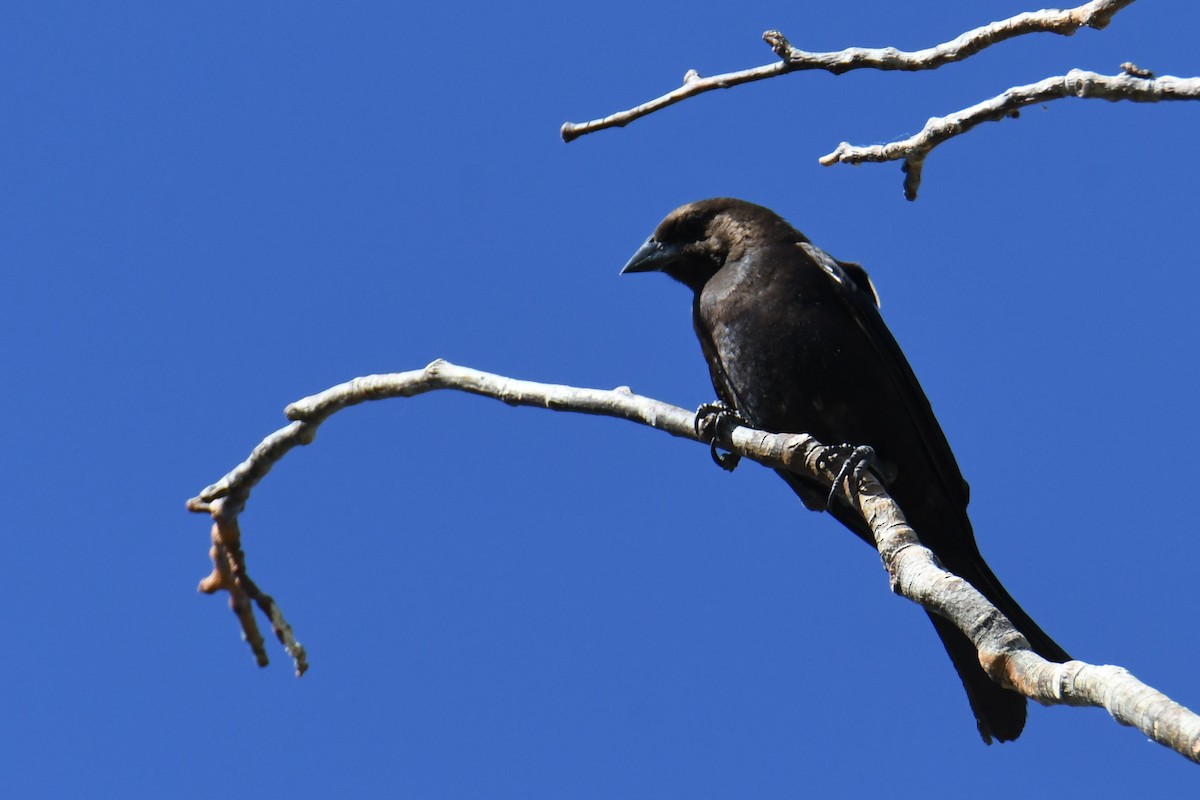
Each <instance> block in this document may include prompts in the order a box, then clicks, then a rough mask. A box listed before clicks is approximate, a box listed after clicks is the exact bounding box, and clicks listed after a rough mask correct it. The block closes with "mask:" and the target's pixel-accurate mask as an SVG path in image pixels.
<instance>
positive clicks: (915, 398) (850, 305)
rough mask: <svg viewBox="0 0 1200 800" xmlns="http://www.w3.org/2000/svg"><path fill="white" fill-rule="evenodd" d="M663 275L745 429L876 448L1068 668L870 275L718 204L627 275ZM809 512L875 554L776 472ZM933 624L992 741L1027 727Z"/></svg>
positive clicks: (893, 483)
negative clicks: (1020, 592) (986, 552)
mask: <svg viewBox="0 0 1200 800" xmlns="http://www.w3.org/2000/svg"><path fill="white" fill-rule="evenodd" d="M627 272H665V273H666V274H667V275H669V276H671V277H672V278H674V279H675V280H677V281H679V282H680V283H682V284H684V285H685V286H687V287H688V288H690V289H691V290H692V291H693V293H694V294H695V299H694V302H693V305H692V321H693V324H694V326H695V329H696V335H697V337H698V338H699V339H700V348H701V350H703V352H704V358H705V360H706V361H707V362H708V369H709V373H710V375H711V377H712V383H713V388H714V389H715V390H716V392H717V396H718V398H719V399H720V401H721V402H722V403H723V404H725V405H727V406H728V407H730V408H731V409H733V410H734V411H735V412H736V413H737V414H738V415H739V416H741V417H742V418H743V419H745V420H746V421H747V422H748V423H749V424H750V425H752V426H754V427H757V428H760V429H763V430H767V431H772V432H775V433H808V434H811V435H812V436H815V437H816V438H817V439H818V440H820V441H821V442H824V443H826V444H840V443H848V444H851V445H868V446H870V447H871V448H873V449H874V452H875V456H876V457H875V460H874V462H873V464H872V465H871V469H872V470H873V471H874V472H875V473H876V474H877V476H878V477H879V478H880V480H881V481H882V482H883V483H884V485H885V486H886V487H887V489H888V492H889V493H890V494H891V496H892V497H893V498H894V499H895V500H896V502H897V503H899V505H900V508H901V509H903V511H904V513H905V516H906V517H907V518H908V521H909V523H910V524H911V525H912V526H913V528H914V529H915V530H916V531H917V534H918V535H919V536H920V537H921V541H922V542H923V543H924V544H925V545H926V546H928V547H929V548H930V549H931V550H933V552H934V553H936V554H937V556H938V558H939V559H940V560H941V562H942V564H943V565H944V566H945V567H946V568H947V569H948V570H950V571H951V572H953V573H955V574H956V575H958V576H960V577H962V578H963V579H965V580H967V581H968V582H969V583H971V585H973V586H974V587H975V588H976V589H978V590H979V591H980V592H982V593H983V594H984V596H986V597H987V598H988V599H989V600H990V601H991V602H992V603H993V604H994V605H995V606H996V607H997V608H999V609H1000V611H1001V612H1002V613H1003V614H1004V615H1005V616H1007V617H1008V618H1009V620H1010V621H1011V622H1012V623H1013V624H1014V625H1015V626H1016V627H1017V629H1018V630H1019V631H1021V633H1023V634H1024V635H1025V638H1026V639H1028V640H1029V643H1030V645H1031V646H1032V647H1033V649H1034V650H1035V651H1036V652H1037V653H1039V654H1040V655H1042V656H1043V657H1044V658H1047V659H1049V660H1051V661H1067V660H1069V659H1070V657H1069V656H1068V655H1067V653H1066V652H1065V651H1064V650H1063V649H1062V648H1061V647H1059V646H1058V645H1057V644H1056V643H1055V642H1054V641H1053V640H1052V639H1051V638H1050V637H1049V636H1047V635H1046V634H1045V632H1043V631H1042V629H1041V628H1039V627H1038V626H1037V624H1035V623H1034V621H1033V620H1032V619H1031V618H1030V617H1029V615H1028V614H1026V613H1025V612H1024V611H1023V610H1022V609H1021V607H1020V606H1019V605H1017V603H1016V601H1015V600H1013V599H1012V597H1011V596H1009V594H1008V592H1006V591H1005V590H1004V587H1003V586H1001V585H1000V581H999V580H997V578H996V576H995V575H994V574H992V571H991V569H989V568H988V565H987V564H986V563H985V562H984V560H983V557H982V556H981V555H980V554H979V548H978V546H977V545H976V543H975V534H974V532H973V530H972V528H971V522H970V520H969V519H968V518H967V501H968V487H967V483H966V481H965V480H963V477H962V473H961V472H960V471H959V468H958V463H957V462H956V461H955V459H954V454H953V453H952V452H951V451H950V445H949V444H947V442H946V437H945V435H944V434H943V433H942V429H941V427H940V426H939V425H938V422H937V419H936V418H935V417H934V416H933V411H932V409H931V408H930V406H929V401H928V400H927V399H926V398H925V393H924V392H923V391H922V390H921V386H920V384H919V383H917V379H916V377H915V376H914V375H913V372H912V368H911V367H909V365H908V361H907V360H905V358H904V354H903V353H902V352H901V351H900V348H899V346H898V345H897V344H896V340H895V339H893V338H892V335H891V332H889V331H888V329H887V326H885V325H884V323H883V319H882V318H881V317H880V316H879V311H878V298H877V297H876V295H875V292H874V288H873V287H872V285H871V282H870V279H869V278H868V277H867V273H866V271H865V270H863V268H862V267H860V266H859V265H857V264H851V263H847V262H843V261H837V260H836V259H834V258H832V257H831V256H829V255H828V254H826V253H825V252H823V251H822V250H820V249H818V248H817V247H814V246H813V245H812V243H810V242H809V241H808V239H807V238H805V236H804V234H802V233H800V232H799V231H797V230H796V229H795V228H793V227H792V226H791V225H789V224H788V223H787V222H785V221H784V220H783V219H782V218H780V217H779V216H778V215H776V214H775V213H774V212H772V211H770V210H769V209H766V208H763V207H762V206H757V205H754V204H752V203H747V202H745V201H742V200H733V199H729V198H714V199H711V200H701V201H699V202H696V203H690V204H688V205H685V206H682V207H680V208H677V209H675V210H674V211H672V212H671V213H670V214H668V215H667V217H666V219H664V220H663V221H662V223H660V224H659V226H658V228H657V229H656V230H655V231H654V234H653V235H652V236H651V237H650V238H649V239H647V240H646V242H645V244H643V245H642V246H641V248H639V249H638V251H637V252H636V253H635V254H634V255H633V258H631V259H630V260H629V263H628V264H626V265H625V268H624V269H623V270H622V273H627ZM780 475H781V476H782V477H783V479H784V480H785V481H787V482H788V484H789V485H790V486H791V487H792V489H793V490H794V491H795V492H796V494H797V495H799V496H800V498H801V500H803V501H804V503H805V505H807V506H808V507H809V508H812V509H824V508H826V507H827V506H828V508H829V510H830V512H831V513H832V514H833V515H834V516H835V517H836V518H837V519H838V521H840V522H841V523H842V524H843V525H845V526H846V527H847V528H849V529H850V530H851V531H853V532H854V533H855V534H857V535H858V536H859V537H860V538H862V539H863V540H864V541H866V542H867V543H868V544H870V545H872V546H874V538H873V536H872V534H871V531H870V529H869V528H868V527H867V525H866V523H865V522H864V521H863V519H862V518H861V516H860V515H859V514H858V513H857V512H856V511H855V510H853V509H852V508H851V507H850V505H849V504H848V503H847V502H846V501H845V500H844V499H842V498H838V499H837V500H836V501H835V502H832V503H830V502H828V500H827V498H829V497H831V495H829V487H827V486H823V485H821V484H819V483H818V482H817V481H815V480H812V479H810V478H806V477H803V476H800V475H796V474H793V473H790V472H784V471H780ZM929 617H930V619H931V620H932V621H933V626H934V628H935V629H936V630H937V633H938V635H939V636H940V637H941V639H942V644H943V645H945V648H946V652H947V653H948V654H949V655H950V660H951V661H952V662H953V663H954V668H955V669H956V670H957V671H958V674H959V677H960V678H961V679H962V682H963V686H964V688H965V689H966V691H967V699H968V700H969V701H970V703H971V708H972V710H973V711H974V712H975V720H976V724H977V725H978V727H979V733H980V735H981V736H982V737H983V739H984V741H985V742H987V743H989V744H990V743H991V741H992V739H997V740H999V741H1002V742H1003V741H1009V740H1012V739H1015V738H1017V736H1019V735H1020V733H1021V730H1022V728H1023V727H1024V725H1025V698H1024V697H1022V696H1021V695H1019V694H1017V693H1015V692H1012V691H1010V690H1007V689H1004V688H1003V687H1001V686H1000V685H999V684H998V683H995V682H994V681H992V680H991V678H989V677H988V675H987V673H985V672H984V670H983V668H982V667H981V666H980V664H979V658H978V653H977V651H976V649H975V646H974V645H973V644H972V643H971V641H970V639H968V638H967V637H966V636H965V635H964V634H963V633H962V632H961V631H959V630H958V629H957V628H955V627H954V625H952V624H951V623H950V622H948V621H947V620H945V619H943V618H941V617H938V616H936V615H933V614H930V615H929Z"/></svg>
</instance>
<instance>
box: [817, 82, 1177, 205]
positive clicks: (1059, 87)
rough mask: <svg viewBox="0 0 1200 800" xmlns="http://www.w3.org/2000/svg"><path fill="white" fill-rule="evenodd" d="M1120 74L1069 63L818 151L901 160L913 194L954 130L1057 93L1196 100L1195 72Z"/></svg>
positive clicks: (851, 158)
mask: <svg viewBox="0 0 1200 800" xmlns="http://www.w3.org/2000/svg"><path fill="white" fill-rule="evenodd" d="M1121 68H1122V70H1124V71H1123V72H1122V73H1121V74H1120V75H1098V74H1096V73H1095V72H1085V71H1083V70H1079V69H1073V70H1071V71H1070V72H1068V73H1067V74H1066V75H1057V76H1055V77H1053V78H1046V79H1045V80H1043V81H1038V82H1037V83H1032V84H1029V85H1027V86H1014V87H1013V88H1011V89H1009V90H1008V91H1006V92H1004V93H1002V94H999V95H997V96H995V97H993V98H991V99H989V100H984V101H983V102H982V103H977V104H975V105H973V106H971V107H970V108H965V109H963V110H962V111H956V112H954V113H953V114H949V115H947V116H944V117H933V118H932V119H930V120H929V121H928V122H926V123H925V127H924V128H923V129H922V130H921V131H920V133H917V134H916V135H914V136H910V137H909V138H907V139H904V140H903V141H899V142H890V143H888V144H880V145H871V146H868V147H858V146H855V145H851V144H850V143H849V142H842V143H841V144H840V145H838V147H837V149H836V150H834V151H833V152H832V153H830V154H828V155H825V156H822V157H821V158H820V162H821V163H822V164H824V165H825V166H827V167H828V166H832V165H833V164H861V163H863V162H865V161H899V160H903V161H904V166H903V169H904V196H905V197H906V198H908V199H909V200H916V199H917V189H918V188H919V187H920V184H921V171H922V169H923V168H924V166H925V157H926V156H928V155H929V153H930V151H932V150H933V148H935V147H937V146H938V145H939V144H941V143H942V142H945V141H947V140H948V139H952V138H954V137H955V136H959V135H960V134H964V133H966V132H967V131H969V130H971V129H972V128H974V127H975V126H976V125H978V124H980V123H981V122H998V121H999V120H1002V119H1004V118H1006V117H1013V118H1016V117H1017V116H1019V114H1020V109H1022V108H1024V107H1025V106H1029V105H1033V104H1035V103H1046V102H1049V101H1051V100H1058V99H1059V98H1062V97H1082V98H1090V99H1100V100H1111V101H1114V102H1115V101H1118V100H1130V101H1132V102H1135V103H1157V102H1160V101H1162V100H1200V78H1176V77H1174V76H1172V75H1163V76H1162V77H1159V78H1155V77H1154V75H1153V73H1150V72H1149V71H1147V70H1144V69H1141V68H1139V67H1137V66H1135V65H1133V64H1129V63H1126V64H1122V65H1121Z"/></svg>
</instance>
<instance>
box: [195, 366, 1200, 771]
mask: <svg viewBox="0 0 1200 800" xmlns="http://www.w3.org/2000/svg"><path fill="white" fill-rule="evenodd" d="M436 389H451V390H455V391H463V392H470V393H472V394H478V395H482V396H485V397H491V398H494V399H496V400H500V401H501V402H504V403H507V404H509V405H513V406H536V407H539V408H548V409H551V410H554V411H573V412H577V413H583V414H599V415H603V416H610V417H618V418H620V419H626V420H629V421H631V422H637V423H639V424H642V425H647V426H649V427H652V428H655V429H657V430H661V431H663V432H665V433H669V434H671V435H672V436H678V437H681V438H685V439H692V440H694V441H699V442H705V443H707V442H709V441H711V440H713V439H715V440H716V441H717V443H718V444H719V445H720V446H721V447H723V448H726V449H728V450H729V451H731V452H734V453H737V454H739V455H741V456H743V457H745V458H749V459H752V460H754V461H757V462H759V463H760V464H763V465H765V466H768V467H771V468H774V469H786V470H790V471H793V472H796V473H799V474H803V475H808V476H810V477H814V478H816V479H818V480H821V481H824V482H825V483H832V482H833V481H834V480H835V479H836V477H837V470H838V467H839V466H840V464H838V463H829V462H830V460H829V459H827V457H826V456H827V450H828V448H826V447H824V446H823V445H822V444H821V443H820V442H818V441H816V440H815V439H813V438H812V437H811V436H808V435H807V434H773V433H767V432H765V431H758V430H753V429H750V428H746V427H741V426H737V425H734V424H732V423H731V422H729V421H728V420H727V419H724V418H722V419H718V420H717V422H716V424H715V425H714V424H709V425H706V426H701V430H700V432H697V430H696V418H695V415H694V414H693V413H692V412H691V411H688V410H686V409H683V408H679V407H677V406H672V405H669V404H667V403H663V402H661V401H659V400H654V399H652V398H649V397H642V396H639V395H636V394H634V393H633V392H631V391H630V390H629V389H628V388H627V387H620V388H617V389H613V390H607V391H606V390H601V389H581V388H576V387H572V386H559V385H554V384H546V383H534V382H532V381H520V380H515V379H513V378H508V377H505V376H503V375H494V374H491V373H487V372H480V371H478V370H474V369H469V368H466V367H459V366H455V365H453V364H450V363H447V362H445V361H441V360H438V361H434V362H433V363H431V364H430V365H429V366H427V367H426V368H425V369H422V370H413V371H411V372H400V373H395V374H390V375H370V376H367V377H363V378H356V379H354V380H352V381H350V382H348V383H343V384H340V385H338V386H334V387H332V388H330V389H327V390H326V391H324V392H321V393H319V394H316V395H313V396H311V397H306V398H304V399H302V400H300V401H298V402H296V403H293V404H291V405H290V406H288V407H287V409H286V412H285V413H286V414H287V416H288V418H289V419H291V420H292V423H291V424H290V425H287V426H286V427H284V428H281V429H280V430H278V431H276V432H274V433H272V434H271V435H269V436H268V437H267V438H266V439H264V440H263V441H262V443H260V444H259V445H258V446H257V447H255V448H254V450H253V451H252V452H251V453H250V456H249V457H248V458H247V459H246V460H245V461H243V462H242V463H241V464H239V465H238V466H237V467H235V468H234V469H233V470H231V471H230V472H229V473H228V474H227V475H225V476H224V477H223V478H221V479H220V480H219V481H217V482H216V483H214V484H212V485H211V486H208V487H207V488H205V489H204V490H203V491H202V492H201V493H200V494H199V495H198V496H197V497H194V498H192V499H191V500H189V501H188V504H187V505H188V509H189V510H191V511H196V512H205V513H208V514H210V515H211V516H212V517H213V520H214V523H213V531H212V538H213V548H212V551H211V553H212V557H213V562H214V569H213V573H212V574H211V575H209V576H208V577H207V578H205V579H204V581H202V582H201V585H200V588H201V590H202V591H205V592H210V593H211V592H215V591H218V590H222V589H224V590H226V591H228V592H229V593H230V598H231V599H230V603H231V605H232V606H233V608H234V611H235V612H236V613H237V616H238V619H239V621H240V622H241V624H242V627H243V631H244V633H245V635H246V639H247V641H248V642H249V644H250V646H251V649H252V650H253V651H254V653H255V656H256V658H257V659H258V663H259V664H260V665H264V666H265V665H266V663H267V656H266V652H265V649H264V645H263V640H262V637H261V636H259V635H258V632H257V628H256V625H255V622H254V618H253V609H252V605H253V603H257V604H258V605H259V606H260V608H262V610H263V611H264V613H266V614H267V615H268V617H269V619H270V620H271V625H272V627H273V629H274V630H275V632H276V635H277V637H278V638H279V640H280V641H281V642H282V643H283V644H284V646H285V647H286V648H287V650H288V652H289V654H290V655H291V656H292V658H293V659H294V661H295V664H296V671H297V674H300V673H303V671H304V669H305V668H306V667H307V664H306V661H305V653H304V649H303V647H301V646H300V644H299V643H298V642H297V641H296V640H295V639H294V637H293V636H292V632H291V628H290V627H288V624H287V622H286V621H285V620H284V619H283V615H282V614H281V613H280V612H279V608H278V606H277V605H276V604H275V603H274V601H273V600H272V599H271V598H270V597H269V596H267V595H265V594H263V593H262V592H261V591H260V590H259V589H258V587H257V586H255V585H254V583H253V581H251V580H250V578H249V575H248V574H247V573H246V567H245V556H244V554H243V551H242V549H241V544H240V539H241V531H240V529H239V526H238V521H237V517H238V514H239V513H240V512H241V510H242V509H243V507H244V506H245V503H246V501H247V500H248V499H249V496H250V491H251V489H252V488H253V487H254V486H255V484H257V483H258V482H259V481H260V480H261V479H262V478H263V477H264V476H265V475H266V474H267V472H268V471H269V470H270V469H271V467H272V466H273V465H274V464H275V463H276V462H278V461H279V460H280V459H281V458H283V457H284V456H285V455H286V454H287V453H288V451H289V450H291V449H292V448H293V447H295V446H296V445H304V444H309V443H311V442H312V441H313V437H314V436H315V434H316V429H317V427H318V426H319V425H320V424H321V423H322V422H323V421H324V420H325V419H327V418H328V417H329V416H330V415H332V414H334V413H336V412H338V411H340V410H341V409H344V408H347V407H349V406H353V405H357V404H359V403H363V402H366V401H368V400H383V399H387V398H392V397H412V396H414V395H418V394H424V393H425V392H430V391H434V390H436ZM857 504H858V508H859V511H860V513H862V515H863V518H864V519H865V520H866V521H867V523H868V524H869V525H870V527H871V530H872V531H873V532H874V535H875V542H876V546H877V547H878V549H879V553H880V555H881V557H882V559H883V562H884V566H885V567H886V568H887V571H888V574H889V576H890V578H891V585H892V589H893V591H895V592H897V593H898V594H901V595H903V596H904V597H907V598H909V599H910V600H913V601H914V602H916V603H918V604H920V605H921V606H923V607H924V608H926V609H928V610H929V611H932V612H933V613H936V614H939V615H941V616H943V617H945V618H946V619H949V620H950V621H951V622H953V623H954V624H955V625H956V626H957V627H958V628H959V629H960V630H962V631H963V632H964V633H965V634H966V635H967V636H968V637H970V639H971V641H972V642H973V643H974V644H975V647H976V648H977V649H978V650H979V659H980V663H981V664H982V665H983V667H984V669H985V670H986V671H987V672H988V674H989V675H991V676H992V677H993V678H994V679H995V680H997V681H999V682H1000V683H1001V684H1003V685H1005V686H1007V687H1009V688H1012V689H1014V690H1015V691H1018V692H1020V693H1021V694H1023V695H1025V696H1026V697H1030V698H1032V699H1034V700H1037V701H1038V702H1040V703H1043V704H1046V705H1091V706H1099V707H1102V708H1105V709H1107V710H1108V712H1109V713H1110V714H1112V716H1113V717H1114V718H1115V719H1116V720H1117V721H1118V722H1120V723H1121V724H1123V725H1132V726H1134V727H1136V728H1137V729H1138V730H1140V731H1141V732H1142V733H1144V734H1145V735H1146V736H1148V737H1150V738H1151V739H1153V740H1154V741H1156V742H1159V743H1160V744H1163V745H1165V746H1167V747H1170V748H1171V749H1173V750H1175V751H1176V752H1178V753H1180V754H1182V755H1184V756H1186V757H1187V758H1189V759H1191V760H1192V761H1198V762H1200V717H1198V716H1197V715H1196V714H1193V713H1192V712H1191V711H1189V710H1188V709H1186V708H1184V707H1183V706H1181V705H1179V704H1178V703H1175V702H1173V701H1172V700H1170V698H1168V697H1166V696H1165V695H1163V694H1161V693H1159V692H1157V691H1155V690H1154V689H1152V688H1150V687H1149V686H1146V685H1145V684H1143V683H1141V682H1140V681H1138V680H1137V679H1136V678H1134V677H1133V676H1132V675H1130V674H1129V673H1128V672H1127V671H1125V670H1124V669H1121V668H1120V667H1113V666H1093V665H1090V664H1085V663H1083V662H1081V661H1070V662H1068V663H1066V664H1054V663H1051V662H1048V661H1046V660H1045V659H1043V658H1042V657H1041V656H1039V655H1037V654H1036V653H1034V652H1033V651H1031V650H1030V649H1029V645H1028V642H1026V640H1025V637H1023V636H1022V635H1021V634H1020V633H1019V632H1018V631H1017V630H1016V629H1015V628H1014V627H1013V625H1012V623H1011V622H1010V621H1009V620H1008V619H1007V618H1005V617H1004V616H1003V615H1002V614H1001V613H1000V612H999V611H998V610H997V609H996V608H995V607H994V606H993V605H992V604H991V603H990V602H989V601H988V600H987V599H986V598H985V597H984V596H983V595H982V594H980V593H979V592H978V591H977V590H976V589H975V588H974V587H973V586H971V585H970V584H969V583H967V582H966V581H964V580H963V579H961V578H959V577H957V576H955V575H952V574H951V573H949V572H946V571H945V570H944V569H943V568H942V566H941V565H940V564H939V563H938V561H937V558H936V557H935V556H934V555H933V553H932V552H931V551H930V550H928V549H927V548H926V547H924V546H923V545H922V544H921V543H920V540H919V539H918V538H917V534H916V532H915V531H913V529H912V528H911V527H909V525H908V523H907V522H906V521H905V519H904V514H903V512H902V511H901V510H900V508H899V506H897V505H896V503H895V501H894V500H892V499H891V497H889V496H888V495H887V493H886V492H885V491H884V489H883V487H882V486H881V485H880V484H879V482H878V481H877V480H876V479H875V478H874V477H873V476H872V475H871V474H870V473H869V472H868V473H867V474H865V475H864V477H863V479H862V481H861V483H860V486H859V487H858V493H857Z"/></svg>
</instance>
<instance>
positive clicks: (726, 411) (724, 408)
mask: <svg viewBox="0 0 1200 800" xmlns="http://www.w3.org/2000/svg"><path fill="white" fill-rule="evenodd" d="M722 417H725V418H729V419H732V421H734V422H736V423H737V424H739V425H745V426H747V427H749V425H750V423H749V422H747V421H746V420H745V419H744V418H743V417H742V416H741V415H740V414H738V413H737V409H735V408H734V407H733V406H731V405H729V404H728V403H726V402H724V401H721V400H717V401H715V402H712V403H702V404H701V405H700V407H699V408H697V409H696V420H695V422H694V423H693V425H694V427H695V431H696V435H697V436H703V435H704V432H705V431H706V430H707V429H708V428H709V427H710V426H714V425H717V424H719V423H720V422H721V418H722ZM714 433H715V430H714ZM708 453H709V455H711V456H712V460H713V463H714V464H716V465H717V466H718V467H720V468H721V469H723V470H725V471H726V472H733V471H734V469H736V468H737V465H738V462H739V461H741V460H742V457H741V456H739V455H738V454H737V453H729V452H725V453H722V452H721V451H720V449H718V448H717V439H716V437H715V436H714V437H713V439H712V440H711V441H710V442H709V444H708Z"/></svg>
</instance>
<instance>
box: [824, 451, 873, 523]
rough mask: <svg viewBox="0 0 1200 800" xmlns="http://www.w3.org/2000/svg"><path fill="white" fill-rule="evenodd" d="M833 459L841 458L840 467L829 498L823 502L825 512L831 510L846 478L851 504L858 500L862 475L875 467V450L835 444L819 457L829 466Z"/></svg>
mask: <svg viewBox="0 0 1200 800" xmlns="http://www.w3.org/2000/svg"><path fill="white" fill-rule="evenodd" d="M835 458H841V459H842V465H841V466H840V467H838V473H837V477H836V478H834V479H833V485H832V486H830V487H829V497H828V498H827V499H826V500H825V510H826V511H828V510H831V509H832V508H833V501H834V500H835V499H837V494H838V491H839V490H840V489H841V488H842V484H843V483H845V482H846V479H847V478H849V479H850V485H849V487H848V489H849V495H850V500H851V501H852V502H853V501H855V500H857V499H858V484H859V481H861V480H862V476H863V473H865V472H866V471H867V470H868V469H870V468H871V467H872V466H874V465H875V450H874V448H871V447H868V446H866V445H853V444H835V445H830V446H829V447H827V448H826V450H825V452H824V453H823V454H822V455H821V460H822V461H824V462H825V464H829V463H830V462H831V461H832V460H833V459H835Z"/></svg>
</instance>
